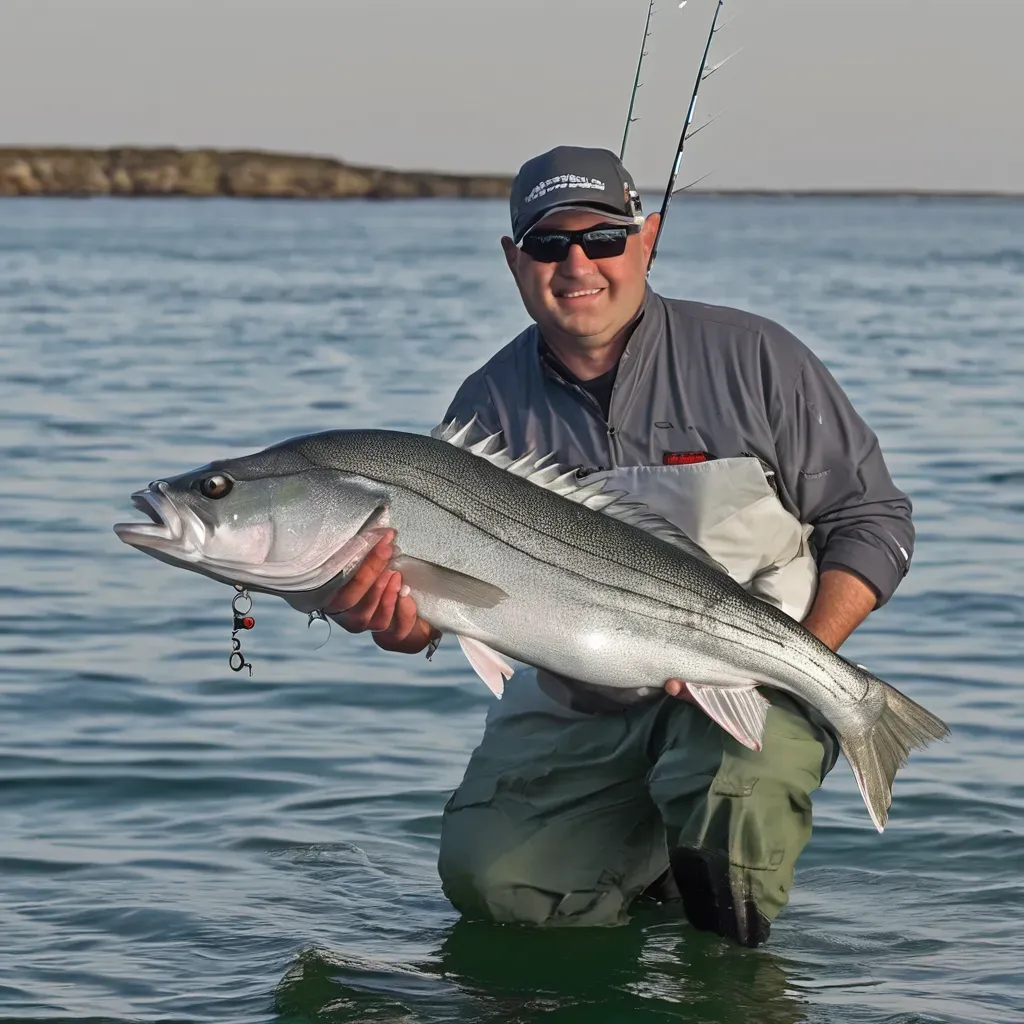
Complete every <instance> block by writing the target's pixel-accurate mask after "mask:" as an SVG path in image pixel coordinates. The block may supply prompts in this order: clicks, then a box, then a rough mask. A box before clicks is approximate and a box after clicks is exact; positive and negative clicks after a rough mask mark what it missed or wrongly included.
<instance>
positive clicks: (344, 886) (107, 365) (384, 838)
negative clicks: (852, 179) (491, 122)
mask: <svg viewBox="0 0 1024 1024" xmlns="http://www.w3.org/2000/svg"><path fill="white" fill-rule="evenodd" d="M672 216H673V221H672V224H671V226H670V229H669V231H668V232H667V237H666V239H665V243H664V246H663V249H662V253H661V256H660V259H659V262H658V265H657V268H656V270H655V274H654V283H655V285H656V286H657V287H659V288H660V289H661V290H663V291H665V292H667V293H670V294H673V293H674V294H682V295H688V296H694V297H700V298H703V299H706V300H708V301H715V302H725V303H731V304H735V305H739V306H743V307H746V308H751V309H754V310H757V311H759V312H763V313H766V314H768V315H770V316H773V317H775V318H777V319H779V320H781V321H783V322H784V323H785V324H786V325H787V326H789V327H790V328H791V329H792V330H794V331H795V332H796V333H797V334H799V335H800V336H801V337H803V338H804V339H805V340H806V341H808V342H809V343H810V344H811V345H812V346H813V347H814V348H815V349H816V351H817V352H818V353H819V354H820V355H821V356H822V357H823V358H824V359H825V361H826V362H827V364H828V365H829V366H830V368H831V369H832V370H833V372H834V373H835V374H836V376H837V377H838V378H839V380H840V381H841V382H842V383H843V385H844V386H845V387H846V389H847V390H848V392H849V394H850V395H851V396H852V398H853V400H854V402H855V404H856V405H857V406H858V408H859V409H860V410H861V411H862V413H863V414H864V415H865V417H866V418H867V419H868V420H869V422H870V423H871V424H872V425H873V426H874V427H875V429H876V430H877V431H878V433H879V434H880V436H881V439H882V443H883V446H884V448H885V450H886V452H887V455H888V458H889V462H890V466H891V469H892V471H893V473H894V475H895V477H896V478H897V480H898V481H899V482H900V483H901V485H902V486H903V487H904V488H905V489H907V490H908V491H909V492H910V493H911V495H912V497H913V499H914V502H915V507H916V521H917V525H918V531H919V543H918V552H917V556H916V558H915V562H914V568H913V571H912V572H911V574H910V576H909V577H908V579H907V580H906V581H905V583H904V585H903V586H902V588H901V589H900V591H899V592H898V594H897V595H896V597H895V598H894V599H893V600H892V602H891V603H890V604H889V605H888V606H887V607H886V608H885V609H884V611H883V612H881V613H880V614H878V615H877V616H875V617H873V618H872V619H871V620H870V621H869V622H868V623H867V624H866V625H865V626H864V627H863V628H862V629H861V630H860V631H859V632H858V633H857V634H856V636H855V637H854V638H853V639H852V640H851V641H850V643H849V645H848V652H849V654H850V655H852V656H854V657H856V658H858V659H859V660H862V661H865V662H866V663H868V664H869V665H871V666H872V667H873V668H874V669H876V670H877V671H878V672H879V673H880V674H882V675H883V676H885V677H886V678H888V679H890V680H891V681H893V682H894V683H895V684H897V685H898V686H900V687H901V688H903V689H905V690H906V691H907V692H909V693H910V694H912V695H913V696H914V697H916V698H918V699H919V700H921V701H923V702H924V703H925V704H927V705H928V706H929V707H930V708H931V709H932V710H934V711H935V712H936V713H938V714H940V715H941V716H942V717H944V718H945V719H946V720H948V721H949V722H950V723H951V724H952V726H953V728H954V730H955V731H954V737H953V739H952V740H951V741H950V742H948V743H946V744H943V745H940V746H937V747H932V748H929V750H928V751H926V752H924V753H923V754H919V755H917V756H915V758H914V759H913V760H912V762H911V765H910V766H909V768H908V769H907V770H906V771H905V772H904V773H903V774H902V775H901V776H900V779H899V782H898V785H897V790H896V801H895V806H894V811H893V817H892V820H891V823H890V825H889V827H888V829H887V830H886V832H885V834H884V835H883V836H878V835H877V834H876V833H875V831H874V829H873V828H872V826H871V824H870V821H869V820H868V817H867V814H866V813H865V810H864V808H863V806H862V804H861V801H860V799H859V797H858V795H857V793H856V788H855V785H854V783H853V778H852V775H851V773H850V772H849V769H848V768H847V766H846V765H845V762H840V764H839V766H838V767H837V769H836V770H835V771H834V772H833V773H832V775H831V776H830V777H829V779H828V781H827V783H826V786H825V788H824V791H823V792H822V793H821V794H820V797H819V798H818V799H817V801H816V825H815V833H814V836H813V839H812V841H811V843H810V845H809V847H808V849H807V851H806V852H805V854H804V856H803V858H802V859H801V861H800V864H799V868H798V876H797V885H796V888H795V890H794V894H793V900H792V903H791V905H790V907H789V909H788V910H787V911H786V912H785V914H784V915H783V917H782V918H781V919H780V920H779V922H778V923H777V925H776V927H775V930H774V934H773V939H772V942H771V944H770V945H769V946H767V947H765V948H763V949H759V950H756V951H749V950H740V949H736V948H734V947H731V946H729V945H727V944H724V943H723V942H721V941H719V940H718V939H716V938H714V937H712V936H707V935H702V934H700V933H696V932H694V931H693V930H692V929H690V928H689V927H688V925H686V924H685V922H681V921H679V920H673V919H671V918H667V917H664V916H659V915H658V914H656V913H655V914H651V913H649V914H647V915H646V916H643V917H641V918H639V919H637V920H636V921H634V922H633V923H632V924H630V925H629V926H627V927H624V928H619V929H607V930H596V931H586V932H584V931H580V932H574V933H566V932H558V933H537V932H530V931H524V930H518V929H500V928H491V927H485V926H467V925H460V924H459V923H457V918H456V914H455V913H454V911H453V910H452V908H451V907H450V905H449V904H448V903H447V902H446V901H445V899H444V897H443V895H442V894H441V891H440V886H439V882H438V878H437V875H436V871H435V858H436V852H437V845H438V833H439V819H440V812H441V807H442V805H443V803H444V801H445V799H446V798H447V796H448V794H449V793H450V791H451V789H452V788H453V787H454V786H455V785H456V783H457V782H458V780H459V778H460V777H461V773H462V770H463V767H464V765H465V762H466V760H467V757H468V755H469V752H470V750H471V749H472V748H473V746H474V745H475V744H476V742H477V740H478V738H479V736H480V733H481V729H482V722H483V716H484V712H485V710H486V707H487V703H488V700H489V699H490V698H489V696H488V695H487V693H486V691H485V689H484V687H483V686H482V685H481V684H480V683H479V682H478V681H477V680H476V679H475V678H474V677H473V676H472V674H471V672H470V670H469V669H468V667H467V666H466V665H465V664H464V663H463V661H462V660H461V655H460V654H459V653H458V651H457V646H455V647H453V645H451V644H447V645H443V646H442V648H441V651H440V652H439V654H438V656H437V657H436V658H435V660H434V661H433V663H427V662H426V661H425V660H424V659H423V658H419V657H417V658H403V657H402V656H398V655H385V654H382V653H381V652H379V651H377V649H376V648H374V647H373V645H372V643H371V642H370V641H369V640H367V639H366V638H364V637H350V636H348V635H347V634H344V633H343V632H341V631H340V630H338V629H335V631H334V635H333V636H332V637H331V639H330V641H329V643H327V644H326V645H325V646H323V647H320V648H318V646H317V645H319V644H320V643H321V642H322V640H323V635H322V634H320V633H317V632H316V630H311V631H307V628H306V624H305V620H304V619H303V618H302V617H301V616H299V615H298V614H296V613H294V612H292V611H291V610H289V609H288V608H287V606H285V605H284V603H283V602H279V601H275V600H272V599H270V598H263V599H259V598H258V599H257V604H256V608H255V615H256V617H257V619H258V624H257V629H256V631H255V632H254V633H253V634H250V635H248V636H247V637H246V653H247V654H248V655H249V657H250V658H251V659H252V661H253V663H254V666H255V672H254V674H253V677H252V678H251V679H249V678H246V677H244V676H242V675H235V674H233V673H231V672H230V671H229V670H228V667H227V664H226V660H225V655H226V653H227V652H226V646H227V638H228V628H229V611H228V602H229V598H230V592H229V591H227V590H226V588H223V587H220V586H218V585H217V584H214V583H212V582H210V581H208V580H205V579H202V578H200V577H198V576H195V575H193V574H189V573H184V572H180V571H175V570H171V569H169V568H168V567H166V566H163V565H161V564H159V563H157V562H156V561H153V560H151V559H148V558H146V557H144V556H142V555H140V554H138V553H136V552H133V551H131V550H130V549H128V548H127V547H124V546H123V545H121V544H120V543H119V542H118V541H117V539H116V538H115V536H114V534H113V533H112V531H111V529H110V527H111V524H112V523H113V522H114V521H116V520H118V519H123V518H128V517H129V516H128V509H129V506H128V502H127V495H128V493H129V492H130V491H131V490H133V489H135V488H137V487H138V486H140V485H142V484H145V483H146V482H148V481H149V480H150V479H152V478H154V477H156V476H158V475H163V474H166V473H172V472H176V471H179V470H183V469H186V468H190V467H192V466H194V465H198V464H200V463H203V462H206V461H207V460H208V459H209V458H211V457H216V456H227V455H236V454H241V453H243V452H247V451H251V450H254V449H256V448H258V447H260V446H263V445H265V444H267V443H270V442H273V441H277V440H280V439H282V438H284V437H286V436H289V435H291V434H295V433H298V432H302V431H307V430H313V429H323V428H328V427H343V426H357V425H358V426H366V425H378V426H387V427H398V428H405V429H412V430H426V429H428V428H429V427H430V426H432V425H433V424H434V423H435V422H436V421H437V419H438V418H439V417H440V416H441V414H442V413H443V410H444V408H445V405H446V403H447V401H448V398H449V397H450V395H451V394H452V392H453V391H454V388H455V386H456V385H457V383H458V382H459V381H461V379H462V377H463V376H464V375H465V374H466V373H467V372H468V371H469V370H470V369H472V368H474V367H475V366H477V365H479V363H480V362H482V361H483V359H484V358H485V357H486V356H487V354H489V353H490V352H491V351H493V350H494V349H495V348H497V347H498V346H499V345H500V344H502V343H503V342H504V341H505V340H506V339H507V338H509V337H511V336H512V334H513V333H515V332H517V331H518V329H519V328H520V327H521V326H522V325H523V323H524V314H523V312H522V310H521V307H520V305H519V302H518V298H517V296H516V294H515V292H514V290H513V287H512V283H511V280H510V278H509V277H508V274H507V271H506V270H505V267H504V263H503V260H502V258H501V254H500V252H499V250H498V249H497V244H496V238H497V236H498V235H499V234H500V232H501V230H502V229H503V227H504V223H505V211H504V208H503V206H502V204H500V203H480V204H470V203H465V204H458V203H451V204H449V203H445V202H424V203H395V204H389V205H372V204H358V203H353V204H339V205H329V204H310V205H302V204H291V203H275V202H267V203H248V202H243V201H235V202H231V201H226V202H220V201H210V202H187V201H174V200H168V201H153V202H150V201H143V200H139V201H121V202H118V201H110V200H97V201H88V202H81V201H61V200H38V201H37V200H15V201H7V202H2V203H0V870H2V872H3V886H2V892H0V935H2V937H3V941H2V943H0V1020H2V1021H4V1022H10V1021H14V1020H49V1021H58V1020H60V1021H86V1020H89V1021H100V1020H103V1021H128V1020H131V1021H157V1020H159V1021H192V1022H215V1024H234V1022H243V1021H244V1022H253V1021H259V1022H264V1021H267V1022H269V1021H278V1022H282V1024H283V1022H298V1021H317V1022H326V1021H387V1022H395V1024H397V1022H413V1021H416V1022H418V1021H428V1022H434V1021H496V1022H497V1021H534V1020H538V1021H540V1020H543V1021H548V1020H550V1021H560V1022H561V1021H587V1022H590V1021H643V1020H652V1021H653V1020H659V1021H660V1020H666V1019H675V1020H681V1021H694V1022H696V1021H701V1022H704V1021H708V1022H733V1021H736V1022H740V1021H742V1022H750V1021H758V1022H770V1024H783V1022H786V1024H788V1022H797V1021H805V1020H806V1021H815V1022H820V1021H837V1022H847V1021H850V1022H860V1021H864V1022H867V1021H871V1022H881V1021H886V1022H890V1024H896V1022H899V1024H910V1022H935V1021H944V1022H961V1021H972V1022H975V1021H977V1022H1009V1021H1020V1020H1022V1019H1024V971H1022V970H1021V965H1022V963H1024V958H1022V953H1021V946H1022V940H1024V923H1022V920H1024V915H1022V911H1024V776H1022V772H1021V767H1020V765H1021V761H1020V755H1019V751H1020V748H1021V743H1022V742H1024V712H1022V710H1021V703H1022V702H1021V694H1022V686H1021V684H1022V682H1024V639H1022V636H1024V633H1022V626H1024V597H1022V596H1021V588H1020V580H1021V578H1022V577H1024V530H1022V528H1021V524H1022V513H1024V462H1022V457H1024V402H1022V396H1024V248H1022V239H1024V203H1015V202H996V201H973V202H952V201H902V200H877V201H867V200H831V201H824V200H799V201H792V200H784V199H757V200H755V199H732V200H715V199H707V198H705V199H700V198H693V199H687V200H686V201H681V202H680V203H679V205H677V206H675V207H673V214H672Z"/></svg>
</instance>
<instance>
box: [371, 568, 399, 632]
mask: <svg viewBox="0 0 1024 1024" xmlns="http://www.w3.org/2000/svg"><path fill="white" fill-rule="evenodd" d="M380 579H381V580H384V586H383V587H382V588H381V591H380V597H379V599H378V601H377V606H376V608H374V609H373V612H372V613H371V614H370V618H369V621H368V622H367V624H366V628H367V629H369V630H372V631H374V632H377V631H379V630H387V629H388V627H389V626H390V625H391V621H392V619H394V617H395V602H396V601H397V600H398V588H399V587H400V586H401V585H402V577H401V576H400V575H399V574H398V573H397V572H391V571H390V570H387V571H385V572H384V573H382V574H381V577H380ZM379 582H380V581H378V584H379ZM378 584H374V590H376V588H377V586H378Z"/></svg>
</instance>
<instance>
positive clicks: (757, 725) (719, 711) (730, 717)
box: [686, 683, 771, 750]
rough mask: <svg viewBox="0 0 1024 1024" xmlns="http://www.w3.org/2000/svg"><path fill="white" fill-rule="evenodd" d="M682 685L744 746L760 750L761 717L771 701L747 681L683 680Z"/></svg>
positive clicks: (762, 727)
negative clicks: (714, 683) (713, 683)
mask: <svg viewBox="0 0 1024 1024" xmlns="http://www.w3.org/2000/svg"><path fill="white" fill-rule="evenodd" d="M686 688H687V689H688V690H689V691H690V693H691V694H692V695H693V699H694V700H695V701H696V702H697V703H698V704H699V705H700V706H701V708H702V709H703V711H704V712H705V714H707V715H708V717H709V718H711V719H713V720H714V721H715V722H717V723H718V724H719V725H720V726H721V727H722V728H723V729H724V730H725V731H726V732H727V733H728V734H729V735H730V736H733V737H735V738H736V739H737V740H739V742H740V743H742V744H743V745H744V746H745V747H750V749H751V750H760V749H761V743H762V741H763V739H764V720H765V716H766V715H767V714H768V709H769V708H770V707H771V704H769V703H768V701H767V700H765V698H764V697H762V696H761V694H760V693H758V691H757V687H756V686H755V685H754V684H753V683H751V684H750V686H747V687H743V688H742V689H739V688H735V687H724V686H706V685H703V684H701V683H687V684H686Z"/></svg>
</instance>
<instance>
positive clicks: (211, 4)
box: [0, 0, 1024, 191]
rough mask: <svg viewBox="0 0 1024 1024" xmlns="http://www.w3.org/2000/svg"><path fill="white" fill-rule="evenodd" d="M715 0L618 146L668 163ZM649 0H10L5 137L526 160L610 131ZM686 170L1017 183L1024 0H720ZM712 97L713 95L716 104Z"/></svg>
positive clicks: (1022, 178)
mask: <svg viewBox="0 0 1024 1024" xmlns="http://www.w3.org/2000/svg"><path fill="white" fill-rule="evenodd" d="M713 5H714V0H690V2H689V3H688V4H687V6H686V8H685V10H682V11H680V10H679V9H678V8H677V0H661V2H659V3H658V5H657V11H658V12H657V14H656V16H655V19H654V34H653V38H652V39H651V40H650V46H649V49H650V57H649V58H648V64H647V71H646V74H645V76H644V77H645V85H644V88H643V89H642V90H641V91H640V97H639V101H638V110H637V112H638V113H639V114H641V115H642V117H643V120H642V121H640V122H639V124H636V125H634V126H633V132H632V134H631V136H630V149H629V154H628V157H627V164H628V165H629V166H630V168H631V169H632V171H633V174H634V176H635V177H636V178H637V180H638V181H639V182H640V183H641V185H643V186H652V185H661V184H662V183H663V181H664V179H665V177H666V175H667V172H668V167H669V164H670V162H671V157H672V153H673V150H674V147H675V142H676V139H677V137H678V133H679V125H680V119H681V117H682V115H683V112H684V110H685V106H686V101H687V99H688V97H689V93H690V89H691V87H692V82H693V77H694V73H695V70H696V62H697V59H698V56H699V50H700V47H701V45H702V43H703V36H704V34H705V32H706V26H707V24H708V22H709V19H710V16H711V11H712V9H713ZM645 11H646V0H589V2H584V0H507V2H504V0H0V144H14V143H25V144H50V143H53V144H57V143H65V144H73V145H101V146H105V145H113V144H131V143H135V144H144V145H160V144H164V145H179V146H196V145H207V146H218V147H258V148H271V149H285V150H293V151H294V150H297V151H302V152H315V153H321V154H326V155H331V156H337V157H341V158H343V159H347V160H350V161H352V162H357V163H380V164H387V165H392V166H398V167H410V168H411V167H418V168H419V167H422V168H435V169H444V170H488V171H513V170H515V168H516V167H518V165H519V164H520V163H521V162H522V161H523V160H524V159H526V158H527V157H529V156H531V155H533V154H534V153H536V152H539V151H541V150H542V149H545V148H547V147H548V146H551V145H555V144H557V143H559V142H572V143H580V144H588V145H605V146H608V147H609V148H612V149H617V148H618V144H619V140H620V138H621V133H622V125H623V121H624V118H625V112H626V106H627V102H628V99H629V88H630V85H631V83H632V77H633V70H634V64H635V59H636V54H637V49H638V45H639V41H640V34H641V30H642V28H643V17H644V13H645ZM723 14H724V17H725V18H726V19H728V17H729V16H730V15H733V16H735V17H736V20H735V22H734V23H733V24H732V25H731V26H730V27H728V28H727V29H726V30H725V31H724V32H721V33H720V34H719V35H718V36H717V43H716V47H715V51H714V56H715V57H717V58H721V57H724V56H726V55H727V54H729V53H730V52H732V51H733V50H734V49H738V48H740V47H742V48H743V49H742V52H741V53H740V54H739V55H738V56H737V57H736V58H735V59H734V60H732V61H731V62H730V63H729V64H728V65H726V67H725V68H723V69H722V71H720V72H719V73H718V74H717V75H715V76H714V77H712V78H711V79H709V80H708V81H707V82H706V83H705V86H704V89H703V91H702V93H701V102H700V105H699V107H698V112H697V119H696V120H697V122H698V123H699V122H700V121H701V120H702V119H703V117H706V116H709V115H710V114H712V113H714V112H715V111H717V110H719V109H724V110H725V114H724V116H723V117H721V118H720V119H719V120H718V121H717V122H716V123H715V124H714V125H713V126H711V127H710V128H708V130H707V131H706V132H704V133H702V134H701V135H700V136H699V137H698V138H697V139H694V140H693V142H692V143H690V146H689V147H688V150H687V164H686V168H685V170H684V172H683V177H684V178H686V179H692V178H695V177H697V176H699V175H700V174H703V173H704V172H705V171H708V170H712V169H714V173H713V174H712V175H711V176H710V177H709V178H708V179H707V181H706V182H705V184H706V185H707V186H712V185H720V186H766V187H815V186H824V187H890V186H891V187H918V188H954V189H957V188H969V189H975V188H976V189H999V190H1014V191H1022V190H1024V128H1022V124H1024V109H1022V108H1024V56H1022V50H1024V0H728V2H727V3H726V5H725V10H724V12H723ZM702 115H703V117H702Z"/></svg>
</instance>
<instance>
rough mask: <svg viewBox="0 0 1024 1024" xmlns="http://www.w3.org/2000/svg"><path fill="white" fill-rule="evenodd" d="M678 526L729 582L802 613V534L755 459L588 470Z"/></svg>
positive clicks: (808, 586)
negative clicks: (719, 566)
mask: <svg viewBox="0 0 1024 1024" xmlns="http://www.w3.org/2000/svg"><path fill="white" fill-rule="evenodd" d="M589 479H605V480H607V481H608V487H609V488H610V489H612V490H623V491H627V492H628V493H629V494H630V496H631V497H632V498H634V499H635V500H637V501H642V502H643V503H644V504H646V505H647V506H648V508H650V510H651V511H652V512H656V513H657V514H658V515H659V516H662V517H663V518H664V519H667V520H668V521H669V522H670V523H672V524H673V525H675V526H677V527H679V529H681V530H682V531H683V532H684V533H685V534H686V535H687V536H688V537H690V538H691V539H692V540H693V541H695V542H696V543H697V544H699V545H700V546H701V547H702V548H704V550H705V551H707V552H708V554H709V555H711V556H712V557H713V558H715V559H717V560H718V561H719V562H721V563H722V565H724V566H725V567H726V569H727V570H728V571H729V575H730V576H732V578H733V579H734V580H736V582H737V583H739V584H740V585H741V586H743V587H744V588H745V589H746V590H747V591H748V592H749V593H751V594H752V595H754V596H755V597H758V598H760V599H761V600H764V601H767V602H769V603H770V604H773V605H775V606H776V607H777V608H779V609H781V610H782V611H784V612H785V613H786V614H787V615H789V616H791V617H792V618H794V619H797V620H798V621H799V620H802V619H803V618H804V616H806V614H807V612H808V611H809V610H810V607H811V604H812V602H813V601H814V595H815V592H816V590H817V584H818V571H817V565H816V563H815V561H814V556H813V553H812V551H811V546H810V541H809V538H810V536H811V533H812V529H813V528H812V527H810V526H808V525H806V524H804V523H801V522H800V520H798V519H797V518H796V517H795V516H794V515H792V514H791V513H790V512H788V511H787V510H786V509H785V508H784V507H783V505H782V503H781V502H780V501H779V499H778V497H777V496H776V494H775V491H774V489H773V488H772V486H771V484H770V483H769V482H768V478H767V477H766V476H765V472H764V469H763V467H762V466H761V463H760V462H759V461H758V460H757V459H755V458H749V457H741V458H734V459H715V460H713V461H711V462H699V463H694V464H692V465H685V466H625V467H620V468H619V469H614V470H609V471H605V472H598V473H593V474H591V475H590V476H589V477H588V480H589Z"/></svg>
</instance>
